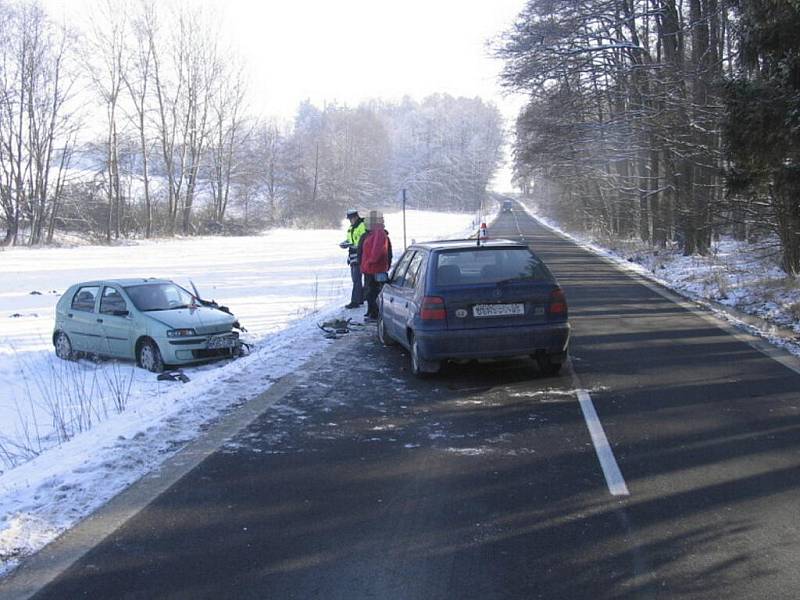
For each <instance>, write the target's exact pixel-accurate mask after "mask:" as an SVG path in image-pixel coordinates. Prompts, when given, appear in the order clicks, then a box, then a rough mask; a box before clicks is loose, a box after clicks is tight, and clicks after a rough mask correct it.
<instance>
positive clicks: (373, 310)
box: [364, 274, 383, 319]
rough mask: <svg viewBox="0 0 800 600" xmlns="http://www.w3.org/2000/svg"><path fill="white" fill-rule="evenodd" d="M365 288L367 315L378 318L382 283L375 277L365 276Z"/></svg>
mask: <svg viewBox="0 0 800 600" xmlns="http://www.w3.org/2000/svg"><path fill="white" fill-rule="evenodd" d="M364 286H365V287H366V296H367V315H369V316H370V317H372V318H374V319H377V318H378V294H380V293H381V288H382V287H383V284H382V283H378V282H377V281H376V280H375V275H367V274H365V275H364Z"/></svg>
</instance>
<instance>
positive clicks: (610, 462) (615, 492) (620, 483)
mask: <svg viewBox="0 0 800 600" xmlns="http://www.w3.org/2000/svg"><path fill="white" fill-rule="evenodd" d="M572 382H573V385H574V386H575V392H576V394H577V396H578V403H579V404H580V407H581V412H582V413H583V418H584V420H585V421H586V427H587V428H588V429H589V435H590V436H591V438H592V444H594V451H595V453H596V454H597V460H599V461H600V468H601V469H602V470H603V475H604V476H605V478H606V485H608V491H609V492H611V495H612V496H630V492H629V491H628V486H627V484H626V483H625V478H624V477H623V476H622V471H620V469H619V465H618V464H617V459H616V457H615V456H614V451H613V450H612V449H611V445H610V444H609V443H608V438H607V437H606V432H605V431H604V430H603V424H602V423H601V422H600V417H599V416H597V411H596V410H595V408H594V403H593V402H592V397H591V396H590V395H589V392H587V391H586V390H585V389H584V388H582V387H581V382H580V380H579V379H578V376H577V375H576V374H575V372H574V371H573V372H572Z"/></svg>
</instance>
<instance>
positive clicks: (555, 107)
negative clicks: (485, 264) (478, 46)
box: [495, 0, 800, 275]
mask: <svg viewBox="0 0 800 600" xmlns="http://www.w3.org/2000/svg"><path fill="white" fill-rule="evenodd" d="M798 32H800V3H798V2H797V1H796V0H739V1H732V0H587V1H583V2H572V1H565V0H529V1H528V2H527V4H526V6H525V8H524V9H523V11H522V12H521V13H520V14H519V16H518V18H517V20H516V22H515V24H514V25H513V26H512V27H511V28H510V29H509V30H508V31H507V32H506V33H505V34H504V35H503V36H502V37H501V38H500V39H499V40H498V42H497V43H496V45H495V51H496V54H497V56H498V57H500V58H501V59H502V60H503V61H504V70H503V74H502V79H503V83H504V85H506V86H507V87H508V88H509V89H510V90H513V91H515V92H519V93H523V94H526V97H527V104H526V106H525V108H524V109H523V110H522V112H521V113H520V115H519V117H518V119H517V123H516V136H515V142H514V178H515V182H516V185H518V186H519V187H520V188H521V189H522V190H523V192H526V193H531V190H533V191H534V193H535V194H536V195H537V196H538V197H540V198H541V199H543V200H544V201H545V202H546V204H547V206H548V210H550V211H551V212H552V213H553V214H554V215H555V216H556V217H557V218H558V219H559V220H560V221H561V222H563V223H567V224H569V225H570V226H572V227H576V228H581V229H584V230H590V229H599V230H602V231H603V232H604V233H605V234H607V235H608V236H612V237H616V238H626V237H639V238H641V239H642V240H644V241H646V242H649V243H650V244H652V246H653V247H654V248H659V247H664V246H666V245H667V244H674V245H677V246H678V247H679V248H680V249H681V250H682V251H683V252H684V254H686V255H691V254H700V255H703V254H707V253H708V252H709V250H710V248H711V245H712V241H713V240H714V239H715V238H716V237H717V236H720V235H723V234H729V235H732V236H734V237H735V238H736V239H739V240H750V241H759V242H760V243H762V245H763V246H764V247H769V248H772V249H773V251H774V252H775V253H776V255H778V254H779V255H780V262H781V264H782V265H783V269H784V270H785V271H786V273H787V274H789V275H797V274H798V273H800V162H799V160H800V33H798Z"/></svg>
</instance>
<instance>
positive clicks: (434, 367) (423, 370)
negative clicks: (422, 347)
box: [411, 338, 441, 377]
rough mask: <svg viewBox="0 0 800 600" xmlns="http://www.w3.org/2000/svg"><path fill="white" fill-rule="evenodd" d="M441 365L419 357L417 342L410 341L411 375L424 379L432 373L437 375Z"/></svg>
mask: <svg viewBox="0 0 800 600" xmlns="http://www.w3.org/2000/svg"><path fill="white" fill-rule="evenodd" d="M440 367H441V363H439V362H437V361H433V360H425V359H424V358H422V356H421V355H420V351H419V342H417V340H416V338H412V339H411V373H412V375H415V376H416V377H425V376H426V375H430V374H433V373H438V372H439V368H440Z"/></svg>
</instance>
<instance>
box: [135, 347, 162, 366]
mask: <svg viewBox="0 0 800 600" xmlns="http://www.w3.org/2000/svg"><path fill="white" fill-rule="evenodd" d="M136 359H137V361H138V362H139V366H140V367H142V368H143V369H147V370H148V371H150V372H151V373H161V371H163V370H164V359H163V358H161V351H160V350H159V349H158V345H156V343H155V342H154V341H152V340H145V341H144V342H142V343H141V345H140V346H139V352H138V353H137V355H136Z"/></svg>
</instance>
